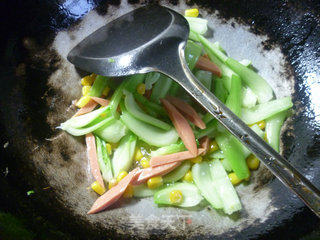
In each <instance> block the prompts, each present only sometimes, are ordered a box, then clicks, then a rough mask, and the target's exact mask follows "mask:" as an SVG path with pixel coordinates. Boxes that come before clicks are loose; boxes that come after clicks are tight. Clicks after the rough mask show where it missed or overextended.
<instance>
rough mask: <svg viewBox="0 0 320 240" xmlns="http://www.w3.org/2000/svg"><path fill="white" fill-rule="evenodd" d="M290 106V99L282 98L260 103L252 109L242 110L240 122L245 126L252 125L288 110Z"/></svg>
mask: <svg viewBox="0 0 320 240" xmlns="http://www.w3.org/2000/svg"><path fill="white" fill-rule="evenodd" d="M292 106H293V104H292V101H291V97H284V98H278V99H275V100H272V101H270V102H266V103H261V104H259V105H256V106H255V107H253V108H249V109H248V108H242V120H243V121H244V122H245V123H246V124H253V123H256V122H260V121H262V120H264V119H267V118H269V117H272V116H274V115H275V114H277V113H279V112H282V111H285V110H288V109H289V108H291V107H292Z"/></svg>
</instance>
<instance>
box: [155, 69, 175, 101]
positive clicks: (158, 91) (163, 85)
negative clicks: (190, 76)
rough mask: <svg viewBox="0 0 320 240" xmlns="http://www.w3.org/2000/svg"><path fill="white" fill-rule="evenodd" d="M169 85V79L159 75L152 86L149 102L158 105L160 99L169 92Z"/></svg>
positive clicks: (170, 81)
mask: <svg viewBox="0 0 320 240" xmlns="http://www.w3.org/2000/svg"><path fill="white" fill-rule="evenodd" d="M171 84H172V80H171V78H169V77H167V76H165V75H163V74H161V76H160V78H159V80H158V81H157V82H156V83H155V85H154V86H153V90H152V93H151V96H150V100H151V101H153V102H155V103H159V102H160V98H164V97H165V96H166V95H167V93H168V92H169V89H170V87H171Z"/></svg>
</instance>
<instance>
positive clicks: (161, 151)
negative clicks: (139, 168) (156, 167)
mask: <svg viewBox="0 0 320 240" xmlns="http://www.w3.org/2000/svg"><path fill="white" fill-rule="evenodd" d="M185 149H186V147H185V146H184V144H183V142H180V143H174V144H170V145H168V146H165V147H161V148H158V149H157V150H154V151H151V157H155V156H161V155H167V154H171V153H176V152H181V151H184V150H185Z"/></svg>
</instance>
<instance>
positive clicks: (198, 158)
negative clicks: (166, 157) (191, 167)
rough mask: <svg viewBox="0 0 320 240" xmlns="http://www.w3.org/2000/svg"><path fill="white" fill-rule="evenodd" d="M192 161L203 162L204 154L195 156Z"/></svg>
mask: <svg viewBox="0 0 320 240" xmlns="http://www.w3.org/2000/svg"><path fill="white" fill-rule="evenodd" d="M190 161H191V162H192V163H201V162H202V156H197V157H195V158H191V159H190Z"/></svg>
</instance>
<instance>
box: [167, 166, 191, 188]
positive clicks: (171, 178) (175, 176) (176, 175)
mask: <svg viewBox="0 0 320 240" xmlns="http://www.w3.org/2000/svg"><path fill="white" fill-rule="evenodd" d="M190 167H191V163H190V161H184V162H183V163H182V164H181V165H180V166H179V167H177V168H175V169H174V170H173V171H171V172H169V173H167V174H166V175H164V176H163V177H162V179H163V182H164V183H171V182H176V181H179V180H180V179H181V178H183V176H184V175H185V174H186V173H187V172H188V170H189V169H190Z"/></svg>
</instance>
